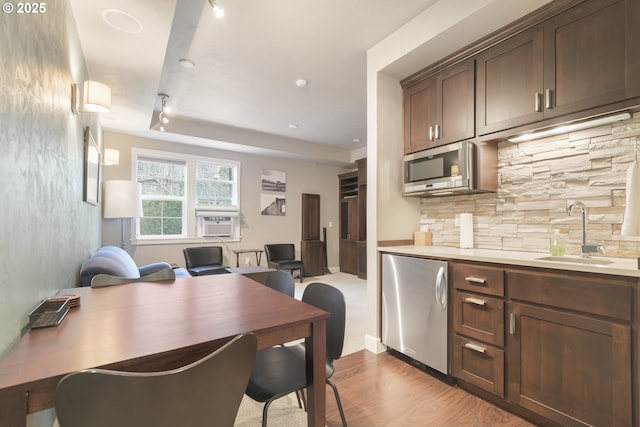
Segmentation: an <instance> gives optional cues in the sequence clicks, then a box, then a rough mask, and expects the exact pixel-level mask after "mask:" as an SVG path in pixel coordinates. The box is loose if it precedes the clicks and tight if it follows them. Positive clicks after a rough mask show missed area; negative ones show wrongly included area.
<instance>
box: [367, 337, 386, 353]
mask: <svg viewBox="0 0 640 427" xmlns="http://www.w3.org/2000/svg"><path fill="white" fill-rule="evenodd" d="M364 348H365V350H368V351H370V352H372V353H375V354H380V353H384V352H385V351H387V347H385V345H384V344H382V342H381V341H380V338H377V337H374V336H371V335H365V336H364Z"/></svg>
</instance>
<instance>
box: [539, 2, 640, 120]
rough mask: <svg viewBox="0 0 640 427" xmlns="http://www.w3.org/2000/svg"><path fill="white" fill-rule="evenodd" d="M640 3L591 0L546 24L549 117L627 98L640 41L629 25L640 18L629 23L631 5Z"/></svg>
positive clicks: (547, 110) (545, 71) (545, 85)
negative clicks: (635, 48)
mask: <svg viewBox="0 0 640 427" xmlns="http://www.w3.org/2000/svg"><path fill="white" fill-rule="evenodd" d="M635 2H637V0H629V1H627V0H601V1H588V2H585V3H583V4H581V5H579V6H577V7H575V8H573V9H570V10H568V11H567V12H566V13H563V14H560V15H558V16H557V17H555V18H553V19H551V20H549V21H547V23H545V25H544V39H545V46H544V64H545V70H544V87H545V118H547V117H554V116H559V115H563V114H567V113H572V112H577V111H581V110H586V109H589V108H592V107H599V106H602V105H606V104H610V103H614V102H617V101H622V100H624V99H625V98H626V97H627V82H628V81H629V82H631V80H633V79H637V76H631V75H628V74H627V71H626V70H627V59H629V61H631V60H633V58H631V57H628V56H629V55H630V54H632V51H631V48H632V45H633V44H637V43H638V42H639V41H638V40H637V39H633V38H629V39H627V36H629V37H633V36H635V37H636V38H637V35H632V34H631V33H630V31H635V32H637V30H634V29H633V28H630V27H629V28H628V26H629V25H631V26H633V27H637V26H638V24H637V22H634V23H630V22H629V23H627V13H629V12H630V11H629V10H628V8H629V7H632V6H629V7H628V4H631V3H635ZM633 7H635V6H633ZM636 8H637V7H636ZM636 20H637V15H636ZM627 30H628V31H629V34H627V32H628V31H627Z"/></svg>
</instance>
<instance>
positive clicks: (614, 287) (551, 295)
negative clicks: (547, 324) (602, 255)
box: [506, 271, 634, 321]
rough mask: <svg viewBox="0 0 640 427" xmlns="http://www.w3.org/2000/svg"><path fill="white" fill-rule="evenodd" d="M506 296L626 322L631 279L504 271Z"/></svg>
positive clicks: (632, 282)
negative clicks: (506, 288) (506, 287)
mask: <svg viewBox="0 0 640 427" xmlns="http://www.w3.org/2000/svg"><path fill="white" fill-rule="evenodd" d="M506 276H507V284H508V286H509V299H513V300H521V301H528V302H532V303H537V304H543V305H547V306H550V307H558V308H563V309H566V310H574V311H580V312H583V313H588V314H593V315H599V316H606V317H611V318H615V319H620V320H625V321H630V320H631V317H632V301H633V286H634V280H633V279H632V278H628V279H626V278H613V277H606V276H600V277H598V276H594V275H593V274H589V275H587V274H580V273H575V272H567V273H532V272H520V271H508V272H507V274H506Z"/></svg>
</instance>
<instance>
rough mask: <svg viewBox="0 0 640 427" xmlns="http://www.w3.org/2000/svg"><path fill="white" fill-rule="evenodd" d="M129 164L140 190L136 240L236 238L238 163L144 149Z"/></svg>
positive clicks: (237, 224) (137, 151) (238, 196)
mask: <svg viewBox="0 0 640 427" xmlns="http://www.w3.org/2000/svg"><path fill="white" fill-rule="evenodd" d="M133 159H134V160H133V161H134V163H135V173H136V177H135V179H136V180H137V181H138V182H140V184H141V188H142V209H143V217H142V218H139V219H138V221H136V236H137V239H138V240H144V241H153V240H156V241H167V240H172V241H175V240H177V239H180V240H187V241H188V240H202V239H205V240H206V239H214V238H217V239H222V238H224V237H228V238H229V239H231V240H232V239H238V238H240V221H239V218H240V215H239V211H240V204H239V200H240V192H239V182H238V180H239V171H240V164H239V162H235V161H230V160H221V159H213V158H205V157H196V156H190V155H184V154H176V153H164V152H159V151H152V150H143V149H133ZM218 241H219V240H218Z"/></svg>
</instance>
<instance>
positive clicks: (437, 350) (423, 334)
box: [382, 254, 449, 375]
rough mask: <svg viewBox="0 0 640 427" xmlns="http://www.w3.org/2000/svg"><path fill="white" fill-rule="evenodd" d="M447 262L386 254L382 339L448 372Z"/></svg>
mask: <svg viewBox="0 0 640 427" xmlns="http://www.w3.org/2000/svg"><path fill="white" fill-rule="evenodd" d="M447 292H448V290H447V263H446V262H445V261H437V260H430V259H423V258H414V257H409V256H401V255H391V254H382V342H383V344H385V345H386V346H387V347H391V348H392V349H394V350H396V351H399V352H400V353H402V354H405V355H407V356H409V357H411V358H412V359H415V360H417V361H418V362H421V363H423V364H425V365H427V366H429V367H431V368H433V369H435V370H437V371H440V372H442V373H443V374H445V375H448V371H449V369H448V363H447Z"/></svg>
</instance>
